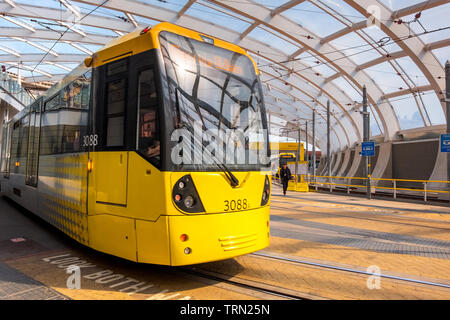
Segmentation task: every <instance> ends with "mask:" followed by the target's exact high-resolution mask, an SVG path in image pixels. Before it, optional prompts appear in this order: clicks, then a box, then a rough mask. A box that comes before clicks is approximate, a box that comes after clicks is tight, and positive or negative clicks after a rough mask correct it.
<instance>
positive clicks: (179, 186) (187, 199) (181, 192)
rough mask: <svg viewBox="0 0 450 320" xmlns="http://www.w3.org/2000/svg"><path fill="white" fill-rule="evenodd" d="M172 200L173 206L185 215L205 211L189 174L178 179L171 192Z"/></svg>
mask: <svg viewBox="0 0 450 320" xmlns="http://www.w3.org/2000/svg"><path fill="white" fill-rule="evenodd" d="M172 198H173V200H174V204H175V205H176V206H177V207H178V208H179V209H180V210H181V211H184V212H187V213H199V212H204V211H205V209H204V208H203V204H202V201H201V200H200V197H199V195H198V192H197V189H196V188H195V185H194V181H193V180H192V177H191V175H190V174H187V175H185V176H183V177H181V178H180V179H178V181H177V182H176V183H175V185H174V187H173V190H172Z"/></svg>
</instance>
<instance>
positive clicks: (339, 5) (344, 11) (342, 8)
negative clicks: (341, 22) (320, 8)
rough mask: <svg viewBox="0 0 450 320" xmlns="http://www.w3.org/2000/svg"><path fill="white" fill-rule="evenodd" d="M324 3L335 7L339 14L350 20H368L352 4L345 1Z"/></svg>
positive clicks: (354, 21) (355, 21) (332, 7)
mask: <svg viewBox="0 0 450 320" xmlns="http://www.w3.org/2000/svg"><path fill="white" fill-rule="evenodd" d="M324 5H326V6H328V7H329V8H331V9H333V10H334V11H335V12H336V13H337V14H340V15H342V16H343V17H344V18H346V19H348V20H350V21H351V22H353V23H357V22H360V21H364V20H366V17H364V16H363V15H362V14H361V13H359V12H358V11H357V10H356V9H353V8H352V7H351V6H349V5H348V4H346V3H345V2H344V1H324Z"/></svg>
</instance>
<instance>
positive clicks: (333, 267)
mask: <svg viewBox="0 0 450 320" xmlns="http://www.w3.org/2000/svg"><path fill="white" fill-rule="evenodd" d="M250 255H251V256H256V257H262V258H266V259H270V260H275V261H284V262H290V263H294V264H298V265H302V266H305V265H307V266H313V267H318V268H323V269H327V270H335V271H343V272H348V273H353V274H360V275H366V276H373V275H374V274H373V273H370V272H367V271H363V270H358V269H355V268H348V267H341V266H337V265H333V264H328V263H326V262H314V261H308V260H305V259H300V258H299V259H296V258H288V257H283V256H279V255H275V254H272V253H267V252H256V253H252V254H250ZM377 276H379V277H380V278H385V279H390V280H398V281H402V282H405V283H414V284H420V285H426V286H432V287H439V288H445V289H450V284H447V283H439V282H435V281H426V280H420V279H414V278H406V277H401V276H395V275H389V274H383V273H381V274H379V275H378V274H377Z"/></svg>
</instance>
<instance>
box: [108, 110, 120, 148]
mask: <svg viewBox="0 0 450 320" xmlns="http://www.w3.org/2000/svg"><path fill="white" fill-rule="evenodd" d="M123 122H124V117H114V118H109V119H108V131H107V136H106V146H107V147H118V146H123V134H124V123H123Z"/></svg>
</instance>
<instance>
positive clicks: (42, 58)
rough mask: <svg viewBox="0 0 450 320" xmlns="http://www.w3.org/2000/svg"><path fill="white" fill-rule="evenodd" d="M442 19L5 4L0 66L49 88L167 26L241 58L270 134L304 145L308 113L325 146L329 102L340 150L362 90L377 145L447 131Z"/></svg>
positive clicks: (446, 33)
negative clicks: (121, 41)
mask: <svg viewBox="0 0 450 320" xmlns="http://www.w3.org/2000/svg"><path fill="white" fill-rule="evenodd" d="M449 13H450V3H449V1H447V0H428V1H427V0H378V1H377V0H358V1H356V0H355V1H352V0H308V1H306V0H290V1H288V0H107V1H105V0H39V1H35V0H3V1H2V2H0V38H1V41H0V63H1V64H2V65H5V66H6V67H7V71H8V72H11V74H16V75H17V74H19V73H20V77H21V79H22V81H24V83H28V84H34V85H36V86H38V85H41V86H45V85H50V84H51V83H52V82H55V81H58V80H59V79H61V78H62V77H63V76H64V75H65V74H66V73H67V72H69V71H70V70H71V69H73V68H74V67H76V66H77V65H78V64H79V63H81V62H82V61H83V60H84V59H85V57H86V56H87V55H90V54H92V53H93V52H95V51H96V50H98V49H100V48H101V47H102V46H103V45H105V44H106V43H108V42H109V41H111V40H112V39H113V38H115V37H117V36H120V35H123V34H125V33H128V32H131V31H133V30H135V29H136V28H145V27H146V26H152V25H155V24H157V23H159V22H161V21H168V22H172V23H175V24H177V25H180V26H183V27H187V28H190V29H193V30H196V31H199V32H202V33H205V34H209V35H211V36H214V37H217V38H221V39H224V40H226V41H229V42H232V43H235V44H237V45H239V46H241V47H243V48H244V49H245V50H247V51H248V52H249V54H250V55H251V56H252V57H253V59H254V60H255V62H256V63H257V65H258V67H259V70H260V73H261V80H262V83H263V90H264V92H265V102H266V106H267V109H268V113H269V115H270V129H271V134H273V135H285V134H288V133H290V135H291V136H293V137H295V136H296V133H295V132H294V130H296V129H298V128H301V129H302V130H303V131H302V134H303V138H302V140H303V139H304V134H305V132H304V130H305V123H306V121H309V123H308V125H309V128H311V122H310V121H311V119H312V114H313V110H315V112H316V139H317V141H316V144H317V145H318V146H319V147H320V148H322V149H324V146H323V143H326V118H327V115H326V108H327V102H328V101H330V106H331V107H330V109H331V146H332V149H333V150H332V151H338V150H344V149H345V148H348V147H353V146H355V144H357V143H359V142H361V140H362V115H361V110H362V90H363V86H366V88H367V93H368V103H369V111H370V120H371V121H370V122H371V135H372V137H378V139H379V140H380V141H390V140H393V139H394V138H395V137H396V135H397V133H398V132H399V131H403V130H408V129H416V128H429V127H431V129H433V128H439V126H442V125H444V124H445V123H446V120H445V115H444V107H445V104H444V103H443V102H442V99H443V98H444V92H445V89H444V88H445V69H444V66H445V63H446V59H448V58H449V57H450V47H449V45H450V29H449V28H450V27H449V26H450V24H449V19H448V14H449ZM19 69H20V71H19ZM310 141H311V140H310Z"/></svg>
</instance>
